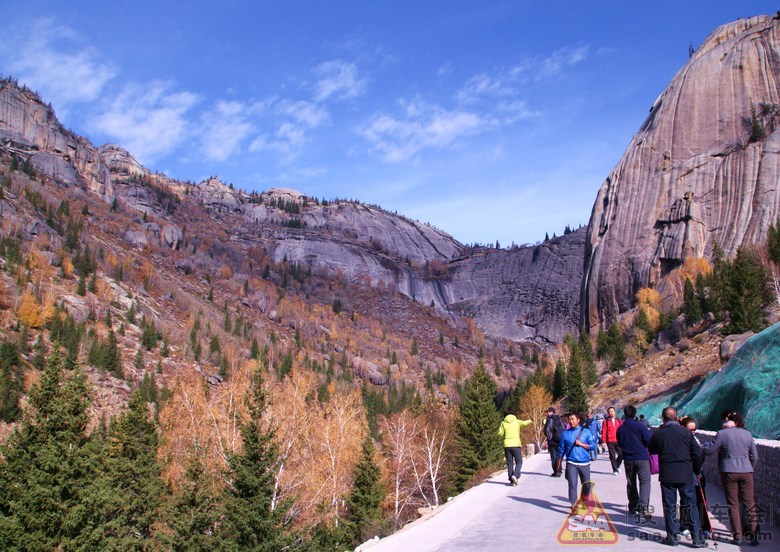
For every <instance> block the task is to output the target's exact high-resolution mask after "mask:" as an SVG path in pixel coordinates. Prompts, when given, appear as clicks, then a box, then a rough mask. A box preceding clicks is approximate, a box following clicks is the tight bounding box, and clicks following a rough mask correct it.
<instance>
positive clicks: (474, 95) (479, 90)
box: [457, 73, 517, 103]
mask: <svg viewBox="0 0 780 552" xmlns="http://www.w3.org/2000/svg"><path fill="white" fill-rule="evenodd" d="M515 94H517V91H516V90H515V89H514V88H512V87H511V86H509V85H508V83H507V82H506V81H505V80H502V79H500V78H495V77H491V76H488V75H486V74H484V73H483V74H481V75H476V76H474V77H471V78H470V79H469V80H467V81H466V84H464V85H463V86H462V87H461V89H460V90H459V91H458V94H457V100H458V101H459V102H461V103H475V102H477V101H480V100H482V99H483V98H485V97H502V96H503V97H506V96H513V95H515Z"/></svg>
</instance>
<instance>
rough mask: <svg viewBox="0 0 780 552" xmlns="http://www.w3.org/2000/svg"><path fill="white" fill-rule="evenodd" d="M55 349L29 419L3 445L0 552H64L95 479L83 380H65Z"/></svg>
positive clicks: (77, 375) (80, 524)
mask: <svg viewBox="0 0 780 552" xmlns="http://www.w3.org/2000/svg"><path fill="white" fill-rule="evenodd" d="M58 348H59V347H58V346H57V347H55V351H54V352H53V353H52V354H51V356H50V357H49V361H48V364H47V367H46V369H45V370H44V371H43V373H42V374H41V377H40V379H39V381H38V382H37V383H36V384H35V385H33V387H32V388H31V389H30V393H29V404H30V410H29V414H28V415H27V416H26V417H25V418H24V419H23V420H22V423H21V424H20V425H19V426H17V428H16V429H15V430H14V432H13V433H12V434H11V436H10V437H9V439H8V442H7V443H6V445H5V446H3V447H2V449H1V450H0V452H1V453H2V457H3V460H2V461H0V549H2V550H54V549H60V548H61V549H69V548H72V546H70V542H71V541H72V540H73V539H74V538H75V537H77V536H78V535H79V534H80V533H81V531H82V530H83V529H84V526H85V522H86V520H85V516H84V514H85V512H84V510H83V508H81V499H82V494H83V489H84V488H85V486H86V481H89V480H91V479H92V477H93V476H94V463H95V459H94V457H91V456H90V455H89V450H88V447H87V446H86V445H87V443H88V438H87V435H86V428H87V423H88V421H89V414H88V407H89V404H90V397H89V392H88V390H87V383H86V378H85V376H84V374H83V373H82V372H81V371H80V370H78V369H76V370H74V371H73V373H71V374H66V373H65V369H64V362H63V359H62V355H61V354H60V353H59V351H58V350H57V349H58Z"/></svg>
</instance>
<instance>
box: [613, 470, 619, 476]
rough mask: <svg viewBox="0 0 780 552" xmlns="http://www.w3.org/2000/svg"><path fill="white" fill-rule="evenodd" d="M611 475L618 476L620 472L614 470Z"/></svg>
mask: <svg viewBox="0 0 780 552" xmlns="http://www.w3.org/2000/svg"><path fill="white" fill-rule="evenodd" d="M612 475H620V471H618V470H615V471H613V472H612Z"/></svg>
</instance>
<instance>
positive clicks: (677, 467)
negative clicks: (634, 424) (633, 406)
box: [647, 407, 707, 548]
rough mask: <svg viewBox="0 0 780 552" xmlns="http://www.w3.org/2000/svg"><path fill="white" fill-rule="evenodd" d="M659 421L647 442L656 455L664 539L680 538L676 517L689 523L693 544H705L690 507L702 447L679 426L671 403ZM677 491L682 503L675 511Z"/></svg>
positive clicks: (671, 541)
mask: <svg viewBox="0 0 780 552" xmlns="http://www.w3.org/2000/svg"><path fill="white" fill-rule="evenodd" d="M661 417H662V420H663V424H662V425H661V427H660V428H659V429H658V430H657V431H656V432H655V433H654V434H653V436H652V437H651V438H650V442H649V443H648V446H647V448H648V451H649V452H650V454H657V455H658V465H659V469H660V473H659V474H658V480H659V481H660V483H661V500H662V504H663V510H664V525H665V527H666V539H665V540H664V542H665V543H666V544H668V545H671V546H677V544H678V542H679V539H680V534H681V533H680V519H682V520H683V521H684V522H687V521H688V520H689V519H690V521H691V524H692V526H693V532H692V535H691V536H692V537H693V546H694V548H706V546H707V544H706V543H705V542H704V538H703V536H702V534H701V522H700V520H699V512H698V511H697V510H696V508H693V507H692V506H693V504H695V503H696V498H695V496H694V492H695V491H694V485H693V477H694V474H697V475H698V474H699V473H701V464H702V450H701V447H699V445H698V443H697V442H696V439H694V438H693V434H692V433H691V432H690V431H689V430H687V429H685V428H684V427H682V426H681V425H680V423H679V422H678V421H677V411H676V410H675V409H674V408H672V407H667V408H664V410H663V413H662V414H661ZM678 493H679V495H680V501H681V503H682V507H681V508H680V515H679V518H678V515H677V495H678Z"/></svg>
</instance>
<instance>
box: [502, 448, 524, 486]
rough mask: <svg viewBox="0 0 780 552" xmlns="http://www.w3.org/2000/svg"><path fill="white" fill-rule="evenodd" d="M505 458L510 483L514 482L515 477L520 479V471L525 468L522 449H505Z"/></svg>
mask: <svg viewBox="0 0 780 552" xmlns="http://www.w3.org/2000/svg"><path fill="white" fill-rule="evenodd" d="M504 457H505V458H506V471H507V472H508V474H509V475H508V477H509V481H510V482H511V481H512V476H513V475H514V476H515V477H516V478H518V479H520V470H521V469H522V468H523V452H522V450H521V449H520V447H504Z"/></svg>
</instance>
